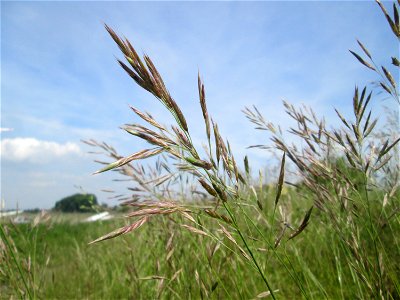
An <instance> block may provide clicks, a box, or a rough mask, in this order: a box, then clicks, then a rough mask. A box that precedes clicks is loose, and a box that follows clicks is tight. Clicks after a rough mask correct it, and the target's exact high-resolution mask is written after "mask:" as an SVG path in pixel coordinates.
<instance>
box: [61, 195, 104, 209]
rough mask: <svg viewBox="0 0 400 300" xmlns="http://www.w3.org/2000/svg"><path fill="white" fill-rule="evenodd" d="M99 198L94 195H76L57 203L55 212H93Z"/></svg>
mask: <svg viewBox="0 0 400 300" xmlns="http://www.w3.org/2000/svg"><path fill="white" fill-rule="evenodd" d="M97 205H98V203H97V198H96V196H95V195H93V194H75V195H72V196H68V197H65V198H63V199H61V200H60V201H57V202H56V204H55V206H54V210H55V211H60V212H93V211H95V208H96V206H97Z"/></svg>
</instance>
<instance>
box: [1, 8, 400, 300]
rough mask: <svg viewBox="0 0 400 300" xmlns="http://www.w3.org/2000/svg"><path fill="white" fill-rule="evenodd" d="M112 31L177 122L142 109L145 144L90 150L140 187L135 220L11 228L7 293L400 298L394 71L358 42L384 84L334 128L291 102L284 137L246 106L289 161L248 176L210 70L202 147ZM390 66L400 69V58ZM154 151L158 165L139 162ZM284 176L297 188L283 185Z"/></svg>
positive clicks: (46, 221)
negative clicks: (385, 103)
mask: <svg viewBox="0 0 400 300" xmlns="http://www.w3.org/2000/svg"><path fill="white" fill-rule="evenodd" d="M377 2H378V5H379V7H380V9H381V10H382V12H383V13H384V16H385V18H386V20H387V21H388V23H389V25H390V28H391V30H392V32H393V33H394V35H395V36H396V38H397V39H398V40H399V39H400V19H399V13H398V5H399V2H397V3H394V4H393V17H391V16H389V13H388V12H387V10H386V9H385V7H384V6H383V5H382V3H381V2H379V1H377ZM106 30H107V31H108V32H109V34H110V35H111V37H112V39H113V40H114V41H115V42H116V44H117V45H118V46H119V48H120V50H121V51H122V52H123V55H124V58H126V62H123V61H119V63H120V65H121V66H122V67H123V69H124V70H125V71H126V72H127V73H128V75H129V76H130V77H131V78H132V79H133V80H134V81H135V82H136V83H137V84H138V85H139V86H140V87H142V88H143V89H145V90H147V91H148V92H150V93H152V94H153V95H154V96H155V97H156V98H157V100H158V101H159V102H161V104H162V105H164V106H165V107H166V108H167V109H168V110H169V112H170V113H171V115H172V116H173V117H174V119H175V121H176V122H175V123H174V125H172V126H164V125H162V124H160V123H159V122H157V120H156V119H155V118H153V117H152V116H151V115H150V114H147V113H144V112H141V111H139V110H137V109H136V108H133V107H132V110H133V112H134V113H135V114H136V115H137V117H139V119H140V120H141V121H143V122H144V124H145V125H142V124H131V125H126V126H125V127H124V128H123V129H124V130H125V131H127V132H128V133H129V134H131V135H133V136H135V137H136V138H140V139H142V140H144V141H146V142H148V144H149V145H150V148H149V149H143V150H141V151H138V152H136V153H133V154H131V155H129V156H127V157H123V156H120V155H119V154H118V153H117V151H116V150H115V149H114V148H113V147H111V146H110V145H108V144H106V143H99V142H96V141H94V140H90V141H87V142H86V143H87V144H88V145H90V146H93V147H96V148H100V149H101V150H102V151H104V152H105V154H107V155H108V156H109V158H110V157H111V158H112V160H113V162H111V163H109V164H108V163H104V164H105V166H104V165H103V168H102V169H100V170H99V171H98V172H96V173H101V172H105V171H109V170H112V169H116V170H118V172H119V173H120V174H122V175H124V176H126V177H128V178H129V179H130V183H132V184H133V185H134V186H132V187H131V191H132V192H133V194H132V195H129V197H127V198H125V196H124V195H122V197H124V198H125V199H120V200H121V201H124V202H123V204H124V205H125V206H126V207H128V211H127V212H126V213H125V215H122V214H121V215H118V216H117V217H116V218H114V219H112V220H110V221H103V222H100V221H99V222H93V223H85V222H82V220H84V218H85V217H87V216H88V215H83V214H81V215H80V214H54V213H50V214H49V215H48V216H45V215H44V216H40V217H38V218H35V220H34V221H33V222H31V223H30V224H19V225H18V224H14V223H12V222H10V221H7V220H2V221H1V223H0V229H1V231H0V233H1V240H0V262H1V264H0V295H1V297H2V298H4V299H15V298H24V299H208V298H211V299H260V298H266V297H270V298H272V299H277V298H279V299H400V264H399V262H400V214H399V212H400V191H399V186H400V184H399V178H400V164H399V153H400V149H399V142H400V137H399V128H398V115H396V116H395V117H394V118H392V119H391V117H390V116H388V117H387V118H386V119H385V122H386V123H385V124H383V126H382V124H380V125H381V127H379V126H376V124H377V123H378V116H376V115H375V112H373V111H372V109H371V108H370V101H371V99H373V97H374V96H375V94H376V93H373V91H374V92H375V91H376V90H377V91H378V93H385V95H386V96H387V97H388V98H391V99H392V100H394V101H395V102H396V103H397V104H400V96H399V91H398V83H397V82H396V81H395V79H394V77H393V76H392V75H391V73H390V72H389V69H388V68H389V67H385V66H378V64H377V63H375V61H374V60H373V58H372V55H371V54H370V53H369V51H368V50H367V48H366V47H365V46H364V45H363V44H362V43H361V42H358V43H359V46H360V51H361V53H362V55H359V54H357V53H356V52H354V51H351V53H352V54H353V55H354V56H355V58H356V59H357V60H358V61H359V62H360V63H361V64H362V65H364V66H365V67H366V68H368V69H369V71H373V72H375V74H377V75H378V77H379V79H378V81H377V82H376V83H377V85H374V86H373V87H372V90H371V91H370V89H369V88H367V87H365V88H362V89H361V88H360V89H359V88H358V87H356V88H355V90H354V96H353V99H352V107H353V112H352V116H350V117H346V118H345V117H344V116H343V115H342V114H341V113H340V112H339V111H337V110H336V113H337V116H338V118H339V120H340V122H341V125H340V126H338V127H337V128H332V127H331V126H329V125H327V124H325V120H324V118H323V117H321V118H319V117H317V116H316V115H315V113H314V112H313V110H312V109H311V108H307V107H295V106H293V105H291V104H290V103H287V102H284V103H283V105H284V109H285V111H286V113H287V115H288V119H291V120H292V121H294V123H295V124H296V126H294V127H293V128H290V129H288V130H287V131H286V132H285V133H283V130H282V129H281V127H280V126H279V125H275V124H272V123H270V122H268V121H266V120H265V119H264V117H263V115H262V114H261V113H260V112H259V111H258V109H257V108H256V107H253V108H245V109H244V113H245V115H246V117H247V118H248V119H249V121H250V122H252V123H253V124H254V125H255V126H256V129H260V130H263V132H266V133H268V134H269V138H270V141H271V144H272V145H271V144H270V145H267V146H268V147H269V148H273V149H274V150H275V151H276V152H275V153H278V155H279V156H281V155H282V156H281V157H282V158H281V161H280V168H278V170H277V171H276V174H274V175H275V176H274V178H277V180H276V182H274V183H273V184H271V183H270V182H271V178H267V180H265V178H263V172H262V171H260V173H259V177H258V178H254V177H256V176H254V174H253V172H252V171H251V166H250V164H249V161H248V158H247V157H245V158H244V159H243V168H242V167H241V166H242V159H240V161H239V160H238V159H237V158H235V157H234V155H233V151H232V150H231V147H230V144H229V142H228V141H227V140H225V139H224V138H223V137H222V136H221V134H220V132H219V130H218V125H217V123H216V122H215V121H214V120H213V119H212V118H211V117H210V116H209V113H208V110H207V105H206V100H205V99H206V98H205V88H204V84H203V82H202V80H201V77H200V75H199V77H198V92H199V102H200V107H201V114H202V116H203V119H204V125H205V126H204V127H205V135H206V137H207V139H206V141H205V142H204V144H203V149H198V147H197V148H196V145H195V144H194V143H193V139H192V137H191V135H190V132H189V127H188V124H187V122H186V118H185V116H184V114H183V113H182V111H181V110H180V108H179V106H178V104H177V103H176V102H175V101H174V99H173V98H172V97H171V95H170V93H169V91H168V90H167V88H166V87H165V84H164V81H163V79H162V77H161V75H160V74H159V72H158V71H157V69H156V67H155V66H154V64H153V62H152V61H151V59H150V58H149V57H148V56H146V55H145V56H144V57H143V59H142V58H140V57H139V55H138V54H137V53H136V51H135V49H134V48H133V46H132V45H131V44H130V42H129V41H128V40H126V39H124V38H122V37H120V36H118V35H117V34H116V33H115V32H114V31H113V29H111V28H110V27H108V26H107V25H106ZM389 59H390V60H391V64H392V65H391V66H390V68H393V69H394V70H397V71H398V68H399V67H400V61H399V59H398V58H397V57H390V58H389ZM396 68H397V69H396ZM393 69H392V70H393ZM346 115H348V114H347V113H346ZM285 134H290V135H291V138H294V139H296V140H297V141H298V142H297V144H296V143H293V144H292V143H288V142H287V139H286V138H285ZM255 147H258V148H261V149H265V148H266V146H265V145H258V146H255ZM160 154H162V155H160ZM152 156H158V160H156V161H155V165H154V167H147V169H146V168H145V167H144V166H143V165H142V164H140V163H139V162H137V161H138V160H141V159H146V158H148V157H152ZM153 162H154V161H153ZM288 171H292V172H293V171H295V173H296V175H295V179H296V180H293V181H290V180H287V177H288V176H287V173H288ZM289 181H290V182H289ZM199 195H202V196H199ZM114 198H118V196H116V197H114ZM116 237H118V238H116ZM111 238H115V239H112V240H111ZM90 242H92V243H90ZM89 243H90V244H89Z"/></svg>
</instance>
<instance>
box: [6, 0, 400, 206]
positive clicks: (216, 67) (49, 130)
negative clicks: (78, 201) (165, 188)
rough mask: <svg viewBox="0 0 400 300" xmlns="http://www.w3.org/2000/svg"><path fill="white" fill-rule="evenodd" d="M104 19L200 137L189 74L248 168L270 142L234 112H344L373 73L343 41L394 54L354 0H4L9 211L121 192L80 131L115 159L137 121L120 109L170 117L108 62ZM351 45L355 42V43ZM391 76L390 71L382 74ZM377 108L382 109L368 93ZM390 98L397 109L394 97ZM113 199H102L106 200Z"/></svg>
mask: <svg viewBox="0 0 400 300" xmlns="http://www.w3.org/2000/svg"><path fill="white" fill-rule="evenodd" d="M103 22H105V23H107V24H108V25H109V26H111V27H112V28H114V29H115V30H116V31H117V32H118V33H119V34H121V35H125V36H126V37H128V38H129V39H130V41H131V42H132V43H133V45H134V46H135V47H136V48H137V49H138V52H139V53H147V54H148V55H149V56H150V57H151V58H152V60H153V61H154V63H155V65H156V66H157V68H158V69H159V71H160V73H161V74H162V76H163V78H164V79H165V82H166V85H167V87H168V89H169V90H170V92H171V94H172V95H173V97H174V99H175V100H176V101H177V103H178V104H179V105H180V106H181V107H182V110H183V112H184V114H185V115H186V116H188V117H187V118H188V121H189V128H190V130H191V133H192V135H193V137H194V140H195V141H196V142H197V143H198V144H199V145H200V144H201V141H203V140H204V139H205V135H204V128H203V122H202V118H201V113H200V107H199V105H198V96H197V95H198V94H197V72H198V70H199V71H200V73H201V75H202V77H203V79H204V82H205V86H206V94H207V100H208V108H209V111H210V113H211V115H212V116H213V118H214V119H215V120H216V121H217V122H218V123H219V126H220V129H221V133H222V134H223V136H225V137H226V138H228V139H229V141H230V142H231V144H232V146H233V149H234V152H235V153H236V155H237V157H242V156H244V155H245V154H248V155H249V156H250V160H251V161H252V162H253V163H254V165H255V166H257V167H263V166H264V165H265V164H266V163H267V157H268V156H267V155H266V153H264V152H262V151H260V150H248V149H246V148H247V147H248V146H250V145H253V144H260V143H266V142H267V136H265V135H263V134H262V133H260V132H256V131H254V130H253V129H252V125H251V124H250V123H249V122H248V121H247V120H246V118H245V117H244V115H243V114H242V113H241V109H243V108H244V107H245V106H249V105H253V104H255V105H257V107H258V108H259V109H260V111H262V112H263V114H264V115H265V117H266V119H268V120H271V121H274V122H276V123H278V124H281V125H283V127H285V126H286V125H287V124H288V119H287V117H286V116H285V114H284V109H283V107H282V105H281V100H283V99H286V100H288V101H289V102H291V103H293V104H297V105H298V104H301V103H304V104H306V105H310V106H312V107H313V108H314V109H315V111H316V112H317V113H318V114H320V115H325V116H326V118H327V120H328V122H330V123H331V124H333V125H335V124H337V121H336V118H335V117H334V115H333V114H332V112H333V107H337V108H338V109H339V110H341V111H342V112H343V113H344V114H346V115H350V112H351V98H352V93H353V90H354V86H355V85H360V86H363V85H365V84H368V83H369V82H371V81H372V80H375V79H376V76H375V74H373V73H372V72H369V71H368V70H366V69H365V68H363V67H362V66H361V65H360V64H359V63H358V62H357V61H356V60H355V59H354V57H352V55H351V54H350V53H349V52H348V49H353V50H354V49H355V50H357V51H358V47H357V43H356V38H358V39H360V40H361V41H362V42H363V43H364V44H365V45H366V46H367V47H368V49H369V50H370V52H371V53H372V54H373V56H374V57H376V60H377V62H378V63H381V64H386V65H388V64H389V61H387V60H385V59H387V58H388V57H389V56H394V55H398V46H397V41H396V40H395V39H394V38H393V36H392V34H391V32H390V30H389V28H388V26H387V24H386V21H385V19H384V18H383V17H382V15H381V12H380V10H379V8H378V6H377V5H376V4H375V3H374V2H373V1H365V2H358V1H356V2H322V1H320V2H312V1H305V2H284V1H275V2H4V1H2V2H1V127H2V128H12V129H13V130H12V131H3V132H1V134H2V136H1V139H2V154H1V197H2V198H3V199H4V200H5V202H6V207H7V208H15V206H16V203H17V202H18V205H19V206H20V207H22V208H33V207H43V208H49V207H52V206H53V205H54V202H55V201H56V200H59V199H60V198H62V197H64V196H67V195H70V194H72V193H75V192H79V189H78V188H77V187H76V186H81V187H82V188H83V189H84V190H85V191H87V192H93V193H95V194H96V195H97V196H98V198H99V200H100V201H101V202H107V201H108V200H107V195H106V194H103V193H102V192H100V190H101V189H107V188H113V189H117V190H118V189H119V190H121V191H125V186H124V184H119V185H117V184H116V183H113V182H111V179H113V178H115V174H102V175H97V176H91V175H90V174H91V173H92V172H93V171H95V170H97V169H98V167H99V166H98V165H97V164H95V163H94V162H92V160H93V159H95V157H93V156H92V155H88V154H86V152H87V151H88V150H90V149H88V147H86V146H85V145H84V144H82V143H81V142H80V140H81V139H90V138H94V139H97V140H99V141H106V142H109V143H110V144H112V145H114V146H115V148H117V149H118V150H119V152H120V153H122V154H130V153H133V152H136V151H138V150H141V149H142V148H143V147H145V144H144V143H143V142H141V141H140V140H138V139H135V138H132V137H131V136H128V135H127V134H126V133H124V132H123V131H121V130H120V129H119V128H118V127H119V126H121V125H123V124H125V123H129V122H135V121H137V119H136V118H135V116H134V115H133V114H132V113H131V111H130V110H129V108H128V104H131V105H134V106H135V107H138V108H139V109H142V110H146V111H149V112H151V113H152V114H153V115H154V116H156V117H157V119H158V120H161V121H162V122H164V123H166V124H170V123H171V122H172V121H173V119H172V118H171V117H170V116H169V115H168V113H167V111H166V110H165V109H164V107H162V105H160V104H159V102H157V101H156V100H155V99H154V98H152V97H151V96H150V95H149V94H148V93H147V92H145V91H143V90H141V89H140V88H139V87H138V86H136V85H135V84H134V83H133V81H132V80H131V79H130V78H129V77H128V76H127V75H126V74H125V73H124V71H123V70H122V69H121V68H120V67H119V66H118V64H117V63H116V60H115V57H119V58H121V55H120V53H119V50H118V48H117V47H116V45H115V44H114V42H113V41H112V40H111V38H110V37H109V36H108V34H107V33H106V31H105V29H104V27H103ZM358 52H359V51H358ZM392 73H393V72H392ZM375 102H376V105H377V106H382V104H386V105H389V106H390V105H392V104H391V102H390V101H387V102H382V100H380V97H379V96H378V97H376V98H375ZM393 107H395V106H393ZM109 203H111V202H109Z"/></svg>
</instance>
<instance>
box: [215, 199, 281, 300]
mask: <svg viewBox="0 0 400 300" xmlns="http://www.w3.org/2000/svg"><path fill="white" fill-rule="evenodd" d="M223 205H224V208H225V209H226V211H227V212H228V214H229V216H230V217H231V219H232V222H233V224H234V226H235V229H236V230H237V232H238V233H239V236H240V238H241V240H242V241H243V243H244V245H245V247H246V249H247V251H248V252H249V254H250V256H251V259H252V260H253V263H254V265H255V266H256V268H257V271H258V273H260V275H261V277H262V279H263V281H264V283H265V285H266V286H267V288H268V291H269V292H270V293H271V297H272V298H273V299H274V300H275V299H276V298H275V295H274V291H273V290H272V288H271V286H270V284H269V283H268V280H267V278H266V276H265V275H264V272H263V271H262V270H261V267H260V265H259V264H258V262H257V259H256V258H255V256H254V254H253V251H251V249H250V247H249V245H248V244H247V241H246V239H245V238H244V236H243V234H242V232H241V230H240V228H239V226H238V224H237V222H236V218H235V217H234V215H233V214H232V212H231V210H230V209H229V207H228V205H227V204H226V202H223Z"/></svg>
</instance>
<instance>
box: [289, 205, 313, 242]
mask: <svg viewBox="0 0 400 300" xmlns="http://www.w3.org/2000/svg"><path fill="white" fill-rule="evenodd" d="M312 210H313V206H311V208H310V209H309V210H308V211H307V213H306V214H305V216H304V218H303V221H302V222H301V224H300V226H299V227H298V228H297V229H296V230H295V232H293V233H292V234H291V235H290V236H289V238H288V240H291V239H293V238H295V237H296V236H298V235H299V234H300V233H301V232H302V231H303V230H304V229H306V227H307V225H308V221H309V220H310V217H311V212H312Z"/></svg>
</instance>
